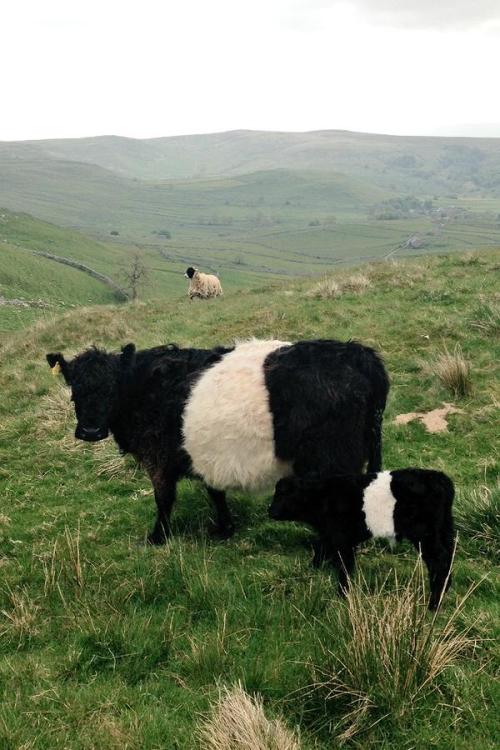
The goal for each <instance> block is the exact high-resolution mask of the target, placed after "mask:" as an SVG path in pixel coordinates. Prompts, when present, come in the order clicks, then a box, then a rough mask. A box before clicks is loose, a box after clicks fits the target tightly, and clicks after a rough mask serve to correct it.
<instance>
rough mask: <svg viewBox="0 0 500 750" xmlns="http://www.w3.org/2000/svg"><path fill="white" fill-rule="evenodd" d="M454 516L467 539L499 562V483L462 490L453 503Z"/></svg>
mask: <svg viewBox="0 0 500 750" xmlns="http://www.w3.org/2000/svg"><path fill="white" fill-rule="evenodd" d="M455 519H456V525H457V528H458V529H459V531H460V532H461V534H462V535H463V538H464V539H465V540H466V542H472V543H473V544H475V545H476V546H477V547H478V548H479V550H480V552H481V554H484V555H487V556H488V557H489V558H491V559H492V560H493V561H496V562H497V563H498V562H500V537H499V533H498V530H499V529H500V485H498V484H497V486H496V487H494V488H493V489H490V488H489V487H485V486H482V487H476V488H473V489H469V490H466V491H464V492H462V493H461V495H460V502H458V503H457V504H456V506H455Z"/></svg>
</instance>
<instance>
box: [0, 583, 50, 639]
mask: <svg viewBox="0 0 500 750" xmlns="http://www.w3.org/2000/svg"><path fill="white" fill-rule="evenodd" d="M5 594H6V596H7V606H6V607H5V608H2V609H1V610H0V639H2V638H7V639H10V640H15V641H17V643H18V646H21V644H22V643H24V642H26V641H29V640H30V639H31V638H32V637H33V636H35V635H37V634H38V624H37V615H38V611H39V609H40V607H39V606H38V605H37V604H35V603H34V602H33V599H32V598H31V597H30V595H29V593H28V591H27V590H26V589H19V590H17V591H16V590H12V589H10V588H8V589H7V591H6V592H5Z"/></svg>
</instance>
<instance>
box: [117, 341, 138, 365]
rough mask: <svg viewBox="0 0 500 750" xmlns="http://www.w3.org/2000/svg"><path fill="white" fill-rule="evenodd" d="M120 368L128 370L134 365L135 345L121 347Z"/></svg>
mask: <svg viewBox="0 0 500 750" xmlns="http://www.w3.org/2000/svg"><path fill="white" fill-rule="evenodd" d="M120 362H121V366H122V368H126V369H130V368H132V367H133V366H134V364H135V344H127V345H126V346H122V355H121V359H120Z"/></svg>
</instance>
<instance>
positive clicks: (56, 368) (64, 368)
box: [46, 352, 70, 384]
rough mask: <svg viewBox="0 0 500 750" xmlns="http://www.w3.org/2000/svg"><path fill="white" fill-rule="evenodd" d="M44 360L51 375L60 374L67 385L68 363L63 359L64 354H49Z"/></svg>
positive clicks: (68, 379)
mask: <svg viewBox="0 0 500 750" xmlns="http://www.w3.org/2000/svg"><path fill="white" fill-rule="evenodd" d="M46 359H47V362H48V363H49V367H50V369H51V370H52V374H53V375H59V374H60V373H62V375H63V377H64V380H65V381H66V383H68V384H69V382H70V374H69V363H68V362H66V360H65V359H64V354H61V352H50V353H49V354H47V355H46Z"/></svg>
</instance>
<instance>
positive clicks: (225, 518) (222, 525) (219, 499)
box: [207, 487, 234, 539]
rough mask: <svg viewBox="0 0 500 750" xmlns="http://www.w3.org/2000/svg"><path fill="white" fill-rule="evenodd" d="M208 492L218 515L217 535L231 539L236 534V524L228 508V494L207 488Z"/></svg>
mask: <svg viewBox="0 0 500 750" xmlns="http://www.w3.org/2000/svg"><path fill="white" fill-rule="evenodd" d="M207 492H208V494H209V495H210V499H211V500H212V502H213V504H214V506H215V511H216V513H217V533H218V534H219V536H221V537H222V538H223V539H229V537H231V536H232V535H233V534H234V523H233V519H232V517H231V513H230V511H229V508H228V507H227V502H226V493H225V492H222V490H215V489H214V488H213V487H207Z"/></svg>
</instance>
